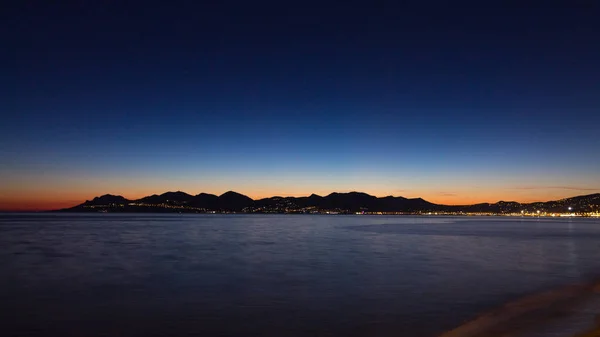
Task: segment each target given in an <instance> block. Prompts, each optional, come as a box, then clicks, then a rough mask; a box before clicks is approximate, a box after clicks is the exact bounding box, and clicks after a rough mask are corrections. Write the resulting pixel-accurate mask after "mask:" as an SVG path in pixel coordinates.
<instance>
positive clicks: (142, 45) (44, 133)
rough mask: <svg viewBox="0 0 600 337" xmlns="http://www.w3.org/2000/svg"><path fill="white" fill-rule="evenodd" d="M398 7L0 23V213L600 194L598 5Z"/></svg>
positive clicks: (190, 8)
mask: <svg viewBox="0 0 600 337" xmlns="http://www.w3.org/2000/svg"><path fill="white" fill-rule="evenodd" d="M399 3H400V2H398V1H389V2H366V1H362V2H353V1H345V2H338V3H334V2H327V1H320V2H306V1H305V2H293V3H288V2H285V1H279V2H249V1H218V2H214V3H212V4H211V3H208V2H202V1H189V2H162V3H155V2H153V1H145V2H137V3H135V2H128V1H93V2H90V1H73V2H69V1H67V2H64V3H60V4H52V3H48V2H42V1H39V2H37V1H33V2H25V1H23V2H15V3H13V4H10V5H8V6H6V5H5V9H6V10H3V11H2V12H3V13H2V14H1V15H2V21H3V22H6V23H8V28H9V29H8V30H6V31H7V34H6V35H4V36H3V38H5V43H4V45H5V46H6V48H5V52H3V53H2V55H3V58H4V60H3V61H4V62H3V63H4V64H5V65H6V66H5V68H6V70H8V71H7V74H8V80H7V81H3V82H4V85H5V87H4V90H2V92H3V93H2V97H1V98H2V102H3V111H4V112H3V118H2V123H0V134H1V135H0V141H1V142H0V144H1V145H0V155H1V157H2V158H3V160H2V165H1V166H0V173H1V174H2V175H1V176H0V182H2V184H0V185H4V186H9V187H8V188H6V187H5V188H4V190H3V191H2V192H3V194H4V195H5V196H4V199H5V200H8V199H7V198H8V197H7V195H9V194H10V195H13V194H15V193H17V194H22V195H23V197H22V198H25V196H26V195H30V194H36V193H37V194H39V195H49V196H50V195H51V194H52V193H53V191H56V189H57V188H60V189H61V191H64V192H65V193H67V191H69V192H68V193H67V194H69V193H71V195H73V196H72V198H79V196H80V195H86V196H88V195H90V196H93V195H94V194H97V193H107V192H111V193H120V194H124V195H126V196H130V197H133V196H137V195H138V194H143V193H146V192H148V191H149V190H151V189H152V190H155V191H154V192H162V191H160V190H157V189H183V190H187V191H189V192H190V193H192V192H200V191H207V192H215V193H218V192H224V191H225V190H227V189H235V190H239V191H240V192H243V193H246V194H249V195H251V196H264V195H268V194H290V195H292V194H294V195H296V194H305V193H309V192H310V191H313V190H314V191H317V192H319V191H320V192H323V193H324V192H326V191H333V190H357V189H358V190H364V191H366V192H370V193H373V194H378V195H383V194H395V195H408V196H424V197H428V198H429V199H432V200H434V201H436V200H438V201H447V202H453V201H455V202H459V203H460V202H461V201H465V202H467V201H473V200H478V201H482V200H481V199H489V198H492V199H494V198H502V197H506V198H510V197H511V196H514V198H515V199H519V198H521V199H545V196H548V197H550V196H562V195H572V194H578V193H579V192H581V191H586V190H593V189H595V188H599V187H600V183H599V182H600V155H598V153H599V152H600V151H598V149H599V148H600V136H599V134H600V131H599V129H598V128H599V125H600V113H599V112H600V20H598V18H599V17H600V4H598V3H597V2H595V1H564V2H562V5H557V4H559V3H560V2H552V3H549V2H539V3H538V4H536V3H535V2H529V3H528V4H526V5H527V6H526V5H525V4H523V3H521V2H510V1H502V2H455V1H429V2H423V1H415V2H410V1H409V2H405V4H403V5H401V4H399ZM562 187H564V188H562ZM105 189H106V190H105ZM72 191H77V194H74V192H72ZM523 191H527V193H529V194H526V193H525V192H523ZM436 196H437V197H436ZM450 196H452V197H454V198H455V199H451V198H450ZM0 197H2V196H0ZM449 198H450V199H449ZM488 201H493V200H488Z"/></svg>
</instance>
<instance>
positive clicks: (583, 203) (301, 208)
mask: <svg viewBox="0 0 600 337" xmlns="http://www.w3.org/2000/svg"><path fill="white" fill-rule="evenodd" d="M569 207H570V209H569ZM599 208H600V193H596V194H590V195H582V196H577V197H573V198H566V199H561V200H555V201H547V202H536V203H519V202H515V201H508V202H507V201H499V202H497V203H493V204H490V203H480V204H474V205H462V206H451V205H439V204H434V203H431V202H428V201H426V200H423V199H422V198H413V199H408V198H404V197H394V196H386V197H375V196H372V195H369V194H367V193H363V192H348V193H339V192H334V193H331V194H329V195H327V196H324V197H323V196H320V195H317V194H311V195H310V196H308V197H281V196H275V197H270V198H263V199H258V200H253V199H252V198H250V197H248V196H246V195H243V194H240V193H237V192H234V191H228V192H225V193H223V194H221V195H220V196H216V195H214V194H208V193H200V194H197V195H190V194H188V193H185V192H181V191H177V192H166V193H163V194H160V195H157V194H154V195H150V196H147V197H143V198H140V199H137V200H128V199H126V198H124V197H122V196H120V195H111V194H105V195H103V196H100V197H96V198H94V199H92V200H87V201H85V202H84V203H82V204H81V205H78V206H75V207H72V208H69V209H64V210H61V211H76V212H87V211H98V210H109V211H116V212H117V211H118V212H212V211H215V212H251V213H252V212H258V213H261V212H265V213H294V212H300V213H302V212H304V213H309V212H312V211H324V210H328V211H335V212H340V213H356V212H407V213H419V212H466V213H471V212H472V213H494V214H502V213H517V212H521V211H528V212H535V211H537V210H540V211H544V212H566V211H567V210H569V211H573V212H592V211H598V210H599Z"/></svg>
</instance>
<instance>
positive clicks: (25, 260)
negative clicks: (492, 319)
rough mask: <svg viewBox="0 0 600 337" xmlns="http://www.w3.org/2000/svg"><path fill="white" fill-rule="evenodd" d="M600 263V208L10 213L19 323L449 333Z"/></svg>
mask: <svg viewBox="0 0 600 337" xmlns="http://www.w3.org/2000/svg"><path fill="white" fill-rule="evenodd" d="M599 275H600V221H599V220H598V219H596V220H594V219H520V218H442V217H379V216H308V215H270V216H266V215H265V216H261V215H112V214H98V215H64V214H43V215H42V214H31V215H22V214H21V215H0V314H1V317H2V328H1V329H2V333H3V334H4V335H6V334H8V335H15V336H17V335H18V336H50V335H53V336H183V335H197V336H435V335H437V334H439V333H441V332H443V331H445V330H448V329H451V328H453V327H455V326H457V325H460V324H461V323H462V322H464V321H466V320H469V319H471V318H473V317H475V316H476V315H477V314H479V313H481V312H483V311H486V310H489V309H492V308H494V307H496V306H498V305H501V304H503V303H505V302H507V301H511V300H514V299H516V298H519V297H521V296H524V295H526V294H531V293H535V292H538V291H543V290H546V289H550V288H552V287H555V286H559V285H563V284H569V283H574V282H578V281H582V280H589V279H592V278H595V277H597V276H599Z"/></svg>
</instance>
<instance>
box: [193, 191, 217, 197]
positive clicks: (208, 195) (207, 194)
mask: <svg viewBox="0 0 600 337" xmlns="http://www.w3.org/2000/svg"><path fill="white" fill-rule="evenodd" d="M196 197H204V198H206V197H215V198H218V196H216V195H214V194H210V193H204V192H202V193H200V194H197V195H196Z"/></svg>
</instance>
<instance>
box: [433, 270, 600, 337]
mask: <svg viewBox="0 0 600 337" xmlns="http://www.w3.org/2000/svg"><path fill="white" fill-rule="evenodd" d="M599 314H600V281H596V282H593V283H588V284H578V285H570V286H565V287H561V288H558V289H554V290H551V291H547V292H543V293H539V294H535V295H531V296H527V297H524V298H522V299H519V300H516V301H514V302H510V303H507V304H506V305H504V306H502V307H500V308H497V309H496V310H493V311H491V312H488V313H485V314H483V315H481V316H479V317H477V318H476V319H474V320H472V321H470V322H467V323H465V324H463V325H461V326H459V327H457V328H456V329H453V330H451V331H448V332H445V333H443V334H442V335H440V337H553V336H555V337H572V336H577V337H591V336H594V337H598V336H600V335H599V333H600V330H593V329H594V326H595V325H596V324H598V323H600V322H598V315H599ZM596 328H598V326H597V327H596ZM582 333H583V334H582Z"/></svg>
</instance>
